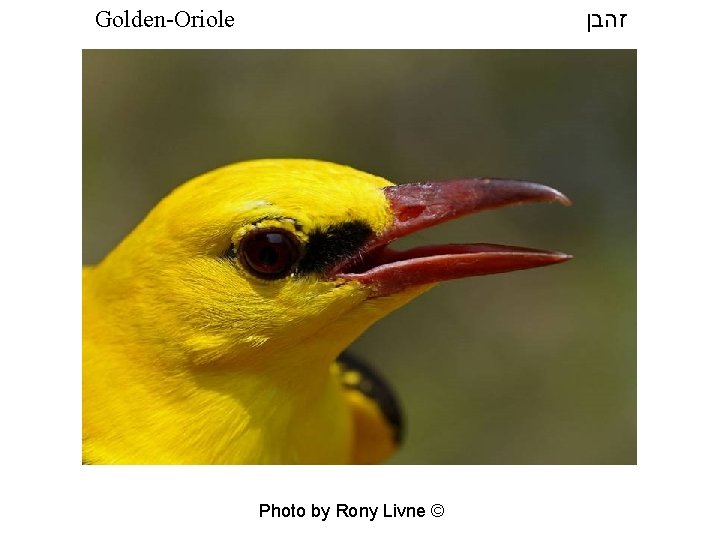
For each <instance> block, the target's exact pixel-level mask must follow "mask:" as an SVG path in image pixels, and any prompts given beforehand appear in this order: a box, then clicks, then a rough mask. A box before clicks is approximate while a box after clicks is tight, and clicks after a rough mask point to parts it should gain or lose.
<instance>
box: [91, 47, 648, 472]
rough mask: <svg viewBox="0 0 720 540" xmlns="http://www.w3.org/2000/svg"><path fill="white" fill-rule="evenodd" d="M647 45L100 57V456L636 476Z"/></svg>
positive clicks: (95, 405)
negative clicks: (640, 148) (570, 468)
mask: <svg viewBox="0 0 720 540" xmlns="http://www.w3.org/2000/svg"><path fill="white" fill-rule="evenodd" d="M636 294H637V51H636V50H635V49H596V50H591V49H578V50H572V49H552V50H550V49H548V50H542V49H536V50H523V49H513V50H505V49H490V50H460V49H458V50H453V49H444V50H432V49H423V50H420V49H418V50H409V49H408V50H402V49H393V50H383V49H372V50H369V49H368V50H360V49H357V50H353V49H343V50H333V49H313V50H302V49H297V50H283V49H273V50H263V49H257V50H240V49H238V50H232V49H228V50H220V49H216V50H212V49H197V50H196V49H185V50H183V49H173V50H170V49H168V50H162V49H155V50H143V49H127V50H126V49H84V50H83V51H82V456H81V462H82V463H83V464H86V465H104V464H109V465H110V464H125V465H128V464H133V465H153V464H165V465H185V464H193V465H206V464H207V465H209V464H225V465H230V464H247V465H254V464H270V465H279V464H297V465H305V464H315V465H325V464H390V465H634V464H636V463H637V402H636V400H637V371H636V370H637V353H636V349H637V347H636V338H637V308H636V303H637V302H636Z"/></svg>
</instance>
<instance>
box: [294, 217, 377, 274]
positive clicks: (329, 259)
mask: <svg viewBox="0 0 720 540" xmlns="http://www.w3.org/2000/svg"><path fill="white" fill-rule="evenodd" d="M371 235H372V229H371V228H370V226H369V225H368V224H367V223H365V222H363V221H346V222H345V223H340V224H339V225H332V226H331V227H328V228H327V229H324V230H322V231H313V232H311V233H310V234H309V236H308V242H307V245H306V246H305V255H304V256H303V258H302V259H301V260H300V264H299V265H298V267H297V272H298V273H299V274H308V273H313V272H316V273H321V272H325V271H327V270H330V269H331V268H332V267H333V266H335V265H336V264H337V263H339V262H340V261H342V260H343V259H346V258H347V257H349V256H351V255H354V254H355V253H357V251H358V250H359V249H360V248H361V247H362V246H363V245H364V244H365V243H366V242H367V241H368V239H369V238H370V236H371Z"/></svg>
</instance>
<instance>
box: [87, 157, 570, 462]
mask: <svg viewBox="0 0 720 540" xmlns="http://www.w3.org/2000/svg"><path fill="white" fill-rule="evenodd" d="M532 201H559V202H561V203H563V204H569V201H568V199H567V198H566V197H565V196H564V195H562V194H561V193H559V192H558V191H556V190H554V189H551V188H549V187H546V186H543V185H540V184H534V183H530V182H522V181H513V180H501V179H490V178H473V179H466V180H450V181H444V182H431V183H418V184H405V185H399V186H396V185H393V184H392V183H390V182H388V181H387V180H385V179H383V178H379V177H377V176H373V175H371V174H367V173H364V172H360V171H357V170H355V169H352V168H350V167H346V166H341V165H336V164H333V163H325V162H320V161H313V160H296V159H288V160H284V159H282V160H281V159H270V160H258V161H250V162H244V163H237V164H234V165H229V166H226V167H223V168H220V169H217V170H215V171H212V172H209V173H207V174H204V175H202V176H200V177H198V178H195V179H194V180H191V181H189V182H187V183H185V184H184V185H182V186H180V187H179V188H177V189H176V190H175V191H173V192H172V193H170V195H168V196H167V197H166V198H165V199H163V200H162V201H161V202H160V203H159V204H158V205H157V206H156V207H155V208H154V209H153V210H152V211H151V212H150V213H149V214H148V216H147V217H146V218H145V219H144V220H143V221H142V222H141V223H140V224H139V225H138V226H137V227H136V228H135V230H133V231H132V232H131V233H130V234H129V235H128V236H127V237H126V238H125V239H124V240H123V241H122V242H121V243H120V244H119V245H118V246H117V247H116V248H115V249H113V250H112V252H111V253H110V254H109V255H107V257H105V259H104V260H103V261H102V262H100V264H98V265H97V266H95V267H85V268H83V451H82V454H83V462H84V463H377V462H380V461H383V460H384V459H386V458H387V457H389V456H390V455H391V454H392V453H393V451H394V450H395V448H396V446H397V442H398V440H399V435H400V429H401V426H400V421H401V419H400V413H399V408H398V407H397V403H396V402H395V400H394V397H393V395H392V391H391V390H390V388H389V387H388V386H387V385H386V384H385V383H384V382H383V380H382V378H381V377H380V376H379V375H377V373H375V372H374V371H372V370H371V369H370V368H368V366H366V365H365V364H364V363H362V362H360V361H359V360H357V359H356V358H354V357H352V356H349V355H347V354H345V355H341V353H342V351H343V350H344V349H345V348H346V347H347V346H348V345H349V344H350V343H351V342H352V341H353V340H355V338H356V337H357V336H359V335H360V334H361V333H362V332H363V331H364V330H365V329H367V328H368V326H370V325H371V324H372V323H374V322H375V321H377V320H378V319H380V318H382V317H383V316H385V315H387V314H388V313H389V312H390V311H392V310H394V309H396V308H397V307H399V306H401V305H403V304H405V303H406V302H408V301H409V300H411V299H412V298H414V297H416V296H417V295H419V294H421V293H422V292H423V291H425V290H427V289H428V288H429V287H431V286H432V285H433V284H435V283H437V282H439V281H443V280H448V279H456V278H462V277H467V276H477V275H483V274H491V273H497V272H509V271H512V270H520V269H525V268H532V267H536V266H543V265H548V264H554V263H559V262H563V261H565V260H567V259H568V258H569V256H568V255H565V254H562V253H558V252H552V251H541V250H535V249H527V248H518V247H512V246H501V245H493V244H464V245H460V244H451V245H442V246H424V247H417V248H413V249H409V250H407V251H396V250H394V249H392V248H391V247H390V246H389V244H390V243H391V242H392V241H393V240H395V239H396V238H399V237H401V236H405V235H407V234H410V233H412V232H414V231H417V230H419V229H423V228H426V227H429V226H432V225H435V224H438V223H441V222H444V221H447V220H449V219H453V218H456V217H459V216H462V215H465V214H468V213H472V212H477V211H480V210H484V209H488V208H496V207H501V206H509V205H515V204H521V203H526V202H532Z"/></svg>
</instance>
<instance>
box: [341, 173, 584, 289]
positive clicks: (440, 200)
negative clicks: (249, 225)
mask: <svg viewBox="0 0 720 540" xmlns="http://www.w3.org/2000/svg"><path fill="white" fill-rule="evenodd" d="M383 192H384V194H385V197H387V199H388V201H389V203H390V208H391V210H392V212H393V216H394V219H393V223H392V224H391V225H390V227H389V228H388V229H387V230H385V231H384V232H383V233H382V234H379V235H375V236H373V237H371V238H370V239H369V240H368V242H367V243H366V244H365V245H364V246H363V248H361V250H360V251H359V252H358V254H357V255H355V256H353V257H351V258H350V259H348V260H345V261H343V262H342V263H341V264H340V265H339V266H338V267H336V268H335V269H334V271H333V274H334V275H336V276H337V277H341V278H344V279H349V280H354V281H358V282H360V283H363V284H364V285H366V286H368V287H369V288H370V289H371V291H372V292H371V294H370V297H378V296H389V295H392V294H395V293H397V292H400V291H403V290H405V289H408V288H410V287H415V286H420V285H427V284H431V283H436V282H439V281H446V280H449V279H458V278H464V277H470V276H482V275H486V274H497V273H500V272H512V271H513V270H524V269H527V268H534V267H536V266H546V265H549V264H557V263H561V262H564V261H567V260H568V259H570V258H572V257H571V256H570V255H566V254H564V253H559V252H557V251H544V250H538V249H529V248H522V247H514V246H503V245H497V244H448V245H441V246H423V247H417V248H412V249H409V250H406V251H396V250H393V249H391V248H390V247H389V243H390V242H392V241H393V240H395V239H397V238H400V237H403V236H406V235H408V234H410V233H413V232H415V231H419V230H421V229H427V228H428V227H432V226H433V225H437V224H439V223H443V222H445V221H449V220H451V219H455V218H458V217H461V216H464V215H466V214H472V213H475V212H480V211H482V210H488V209H491V208H500V207H503V206H513V205H517V204H525V203H529V202H554V201H557V202H559V203H561V204H563V205H565V206H569V205H570V204H571V203H570V199H568V198H567V197H566V196H565V195H563V194H562V193H560V192H559V191H557V190H555V189H553V188H550V187H547V186H543V185H541V184H534V183H532V182H524V181H519V180H504V179H496V178H471V179H465V180H447V181H444V182H428V183H419V184H404V185H400V186H389V187H386V188H384V189H383Z"/></svg>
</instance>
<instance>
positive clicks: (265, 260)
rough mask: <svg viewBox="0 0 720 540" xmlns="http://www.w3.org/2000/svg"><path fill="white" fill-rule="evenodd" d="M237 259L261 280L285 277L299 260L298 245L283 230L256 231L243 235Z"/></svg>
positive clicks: (294, 239) (293, 237)
mask: <svg viewBox="0 0 720 540" xmlns="http://www.w3.org/2000/svg"><path fill="white" fill-rule="evenodd" d="M237 258H238V259H239V260H240V261H241V262H242V263H244V264H245V266H246V267H247V268H248V270H250V272H251V273H253V274H254V275H256V276H258V277H261V278H263V279H280V278H283V277H285V276H287V275H288V274H289V273H290V272H291V271H292V269H293V267H294V266H295V264H296V263H297V261H298V259H299V258H300V245H299V242H298V240H297V238H295V236H294V235H292V234H291V233H289V232H288V231H285V230H283V229H258V230H255V231H252V232H250V233H248V234H246V235H245V237H244V238H243V239H242V241H241V243H240V246H239V249H238V251H237Z"/></svg>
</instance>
